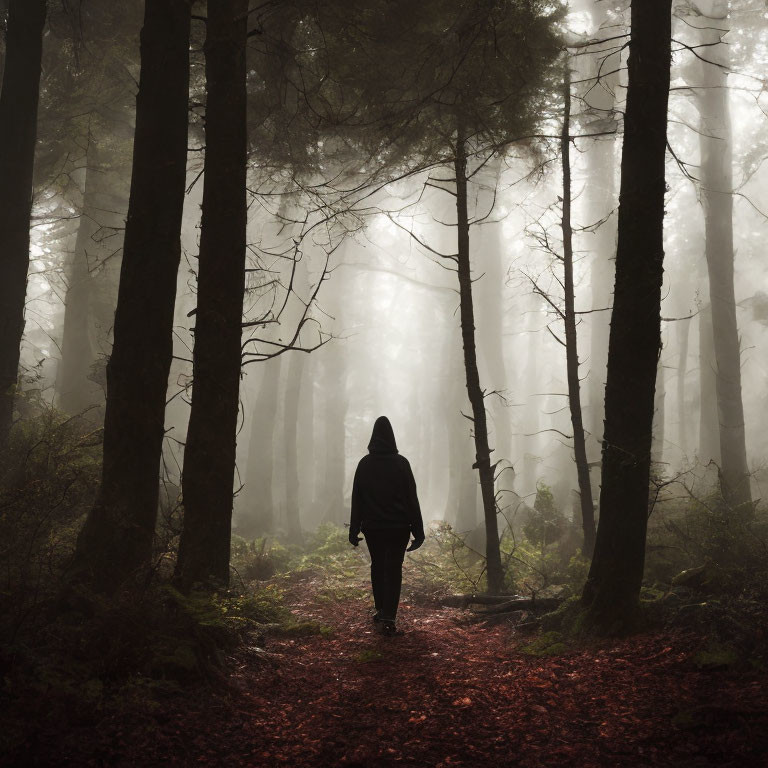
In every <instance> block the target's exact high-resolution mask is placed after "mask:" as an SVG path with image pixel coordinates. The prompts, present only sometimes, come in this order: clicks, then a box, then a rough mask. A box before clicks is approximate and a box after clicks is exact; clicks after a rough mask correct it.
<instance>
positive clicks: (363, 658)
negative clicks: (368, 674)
mask: <svg viewBox="0 0 768 768" xmlns="http://www.w3.org/2000/svg"><path fill="white" fill-rule="evenodd" d="M353 658H354V660H355V661H359V662H360V663H362V664H367V663H368V662H369V661H380V660H381V659H383V658H384V654H383V653H382V652H381V651H377V650H376V649H375V648H366V649H365V650H364V651H360V653H357V654H355V656H353Z"/></svg>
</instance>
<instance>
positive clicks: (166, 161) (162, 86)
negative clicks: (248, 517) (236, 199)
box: [74, 0, 190, 591]
mask: <svg viewBox="0 0 768 768" xmlns="http://www.w3.org/2000/svg"><path fill="white" fill-rule="evenodd" d="M189 25H190V4H189V2H188V0H147V2H146V6H145V11H144V27H143V29H142V32H141V80H140V83H139V92H138V96H137V100H136V132H135V140H134V152H133V171H132V176H131V194H130V201H129V204H128V219H127V222H126V229H125V244H124V248H123V262H122V266H121V270H120V288H119V292H118V300H117V311H116V313H115V325H114V347H113V350H112V356H111V357H110V360H109V363H108V365H107V405H106V413H105V421H104V464H103V469H102V478H101V486H100V489H99V493H98V496H97V499H96V503H95V505H94V507H93V509H92V510H91V512H90V513H89V515H88V518H87V520H86V522H85V525H84V527H83V529H82V531H81V532H80V536H79V537H78V542H77V551H76V556H75V563H74V571H75V574H76V575H79V576H80V577H81V578H85V579H87V580H88V581H90V582H91V583H92V584H93V585H94V586H96V587H97V588H99V589H102V590H105V591H111V590H114V589H115V588H116V587H117V586H118V585H119V584H120V583H121V582H123V581H125V580H127V579H128V578H129V577H131V576H133V575H134V574H137V572H140V571H141V570H143V569H144V568H146V567H147V566H148V565H149V563H150V560H151V554H152V541H153V537H154V531H155V522H156V519H157V504H158V492H159V467H160V454H161V451H162V444H163V435H164V416H165V398H166V391H167V387H168V372H169V370H170V366H171V358H172V355H173V343H172V326H173V309H174V300H175V296H176V276H177V272H178V267H179V258H180V253H181V247H180V232H181V217H182V209H183V205H184V185H185V178H186V161H187V125H188V101H189Z"/></svg>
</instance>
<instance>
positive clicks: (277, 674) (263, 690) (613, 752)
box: [59, 584, 768, 768]
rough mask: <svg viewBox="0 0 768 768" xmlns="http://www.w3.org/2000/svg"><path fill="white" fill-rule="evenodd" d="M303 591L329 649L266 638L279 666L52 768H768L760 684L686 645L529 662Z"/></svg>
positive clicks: (499, 644) (241, 676)
mask: <svg viewBox="0 0 768 768" xmlns="http://www.w3.org/2000/svg"><path fill="white" fill-rule="evenodd" d="M307 586H308V585H307V584H296V585H295V586H294V588H293V590H292V591H293V593H294V596H296V595H298V594H303V605H301V606H300V613H301V614H302V616H305V617H306V616H309V617H310V618H312V619H315V620H318V621H321V622H322V623H324V624H327V625H330V626H331V627H333V630H334V631H333V633H332V634H331V635H329V636H323V635H312V636H308V637H294V638H288V637H285V638H271V639H270V641H269V642H268V650H269V651H270V652H271V653H273V654H275V655H273V656H268V657H265V658H255V657H254V656H253V655H249V654H248V653H243V654H242V655H241V656H239V657H238V659H236V660H234V662H233V664H234V668H233V672H232V675H233V677H232V680H233V690H232V691H231V692H229V693H227V694H217V695H212V694H210V693H207V694H205V693H203V692H198V693H191V694H190V696H189V697H188V698H187V699H185V700H184V701H182V702H178V701H174V702H169V707H170V708H169V709H167V710H164V711H163V712H162V713H147V714H146V715H144V716H137V718H136V720H135V722H130V723H129V722H125V721H122V722H115V721H113V720H111V719H107V720H105V721H103V722H102V723H101V724H99V725H98V726H97V727H96V728H88V729H87V731H83V732H81V733H80V734H79V735H78V737H77V739H69V740H68V742H69V744H70V745H71V746H68V747H65V752H64V754H60V755H59V758H60V763H59V764H77V765H84V764H90V765H126V766H128V765H131V766H143V765H168V766H175V765H178V766H183V765H211V766H259V767H263V768H270V767H271V766H296V767H297V768H299V767H300V768H315V767H320V766H323V767H325V766H328V767H331V766H339V767H341V766H345V767H346V768H352V767H353V766H364V767H365V768H383V767H384V766H413V767H414V768H415V767H416V766H432V767H434V768H454V767H456V766H467V767H469V766H485V767H487V768H495V767H496V766H579V767H583V768H588V767H590V766H595V767H598V766H600V767H602V766H646V765H648V766H657V765H664V766H671V765H675V766H711V765H718V766H738V767H739V768H747V767H748V766H766V765H768V686H767V685H766V683H768V675H766V674H765V673H760V674H738V673H734V672H728V671H725V670H700V669H697V668H696V667H695V666H694V665H693V664H691V662H690V656H691V654H692V652H693V651H694V649H695V647H696V646H697V645H698V643H699V642H700V641H699V639H697V638H695V637H692V636H685V635H670V634H648V635H642V636H637V637H633V638H631V639H627V640H622V641H618V642H608V641H606V642H603V643H600V644H596V645H594V646H590V647H589V648H588V649H584V648H581V649H578V650H573V651H570V652H566V653H564V654H562V655H559V656H553V657H543V658H541V657H539V658H537V657H531V656H528V655H525V654H523V653H521V652H520V650H519V649H520V647H521V645H523V644H525V643H527V642H530V638H520V637H519V636H517V635H516V634H515V632H514V630H513V628H512V627H511V626H509V625H506V624H496V625H486V626H483V625H478V624H468V623H466V622H465V621H463V620H462V617H463V615H464V614H463V612H461V611H458V610H454V609H436V608H434V607H429V606H424V605H417V604H412V603H405V604H404V605H403V606H402V608H401V621H400V624H401V626H402V628H403V629H404V634H403V635H401V636H397V637H394V638H385V637H381V636H380V635H378V634H377V633H375V632H374V631H373V627H372V626H371V625H370V624H369V618H368V613H367V610H366V609H367V604H366V603H365V602H363V601H360V600H353V599H351V600H346V601H344V602H341V603H320V602H317V601H316V600H315V599H314V596H313V594H312V592H311V590H309V589H307ZM302 590H303V592H302ZM75 744H77V745H79V746H77V747H75V746H74V745H75Z"/></svg>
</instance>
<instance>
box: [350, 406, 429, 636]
mask: <svg viewBox="0 0 768 768" xmlns="http://www.w3.org/2000/svg"><path fill="white" fill-rule="evenodd" d="M361 531H362V533H363V535H364V536H365V543H366V544H367V545H368V551H369V552H370V554H371V587H372V590H373V602H374V605H375V607H376V613H375V614H374V616H373V621H374V623H375V624H381V631H382V634H385V635H394V634H395V633H396V631H397V630H396V626H395V619H396V617H397V606H398V604H399V603H400V587H401V585H402V582H403V560H404V559H405V553H406V552H412V551H413V550H415V549H418V548H419V547H420V546H421V545H422V544H423V543H424V523H423V521H422V519H421V508H420V507H419V498H418V496H417V494H416V480H415V479H414V477H413V472H412V471H411V465H410V464H409V463H408V459H406V458H405V456H401V455H400V454H399V453H398V450H397V444H396V443H395V433H394V431H393V430H392V425H391V424H390V422H389V419H388V418H387V417H386V416H379V418H378V419H376V423H375V424H374V425H373V433H372V434H371V441H370V442H369V443H368V455H367V456H363V458H362V459H360V462H359V464H358V465H357V469H356V470H355V479H354V483H353V485H352V513H351V516H350V522H349V542H350V544H352V545H353V546H355V547H356V546H358V544H359V543H360V541H361V538H360V532H361ZM411 534H413V542H412V543H411V545H410V546H408V540H409V539H410V536H411ZM406 547H407V549H406Z"/></svg>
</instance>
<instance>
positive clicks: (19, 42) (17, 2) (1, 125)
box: [0, 0, 46, 447]
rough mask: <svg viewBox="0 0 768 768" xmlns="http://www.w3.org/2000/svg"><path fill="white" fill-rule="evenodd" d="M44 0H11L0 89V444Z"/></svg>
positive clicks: (8, 407) (8, 417)
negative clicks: (0, 86)
mask: <svg viewBox="0 0 768 768" xmlns="http://www.w3.org/2000/svg"><path fill="white" fill-rule="evenodd" d="M45 11H46V0H11V2H10V4H9V7H8V26H7V32H6V36H5V41H6V45H5V66H4V69H3V85H2V92H0V447H3V446H4V445H5V444H6V442H7V440H8V433H9V431H10V429H11V424H12V422H13V403H14V398H15V394H16V381H17V378H18V373H19V356H20V348H21V337H22V335H23V333H24V304H25V301H26V297H27V270H28V268H29V219H30V215H31V213H32V174H33V167H34V161H35V141H36V138H37V107H38V100H39V99H38V97H39V92H40V67H41V61H42V55H43V27H44V26H45Z"/></svg>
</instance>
